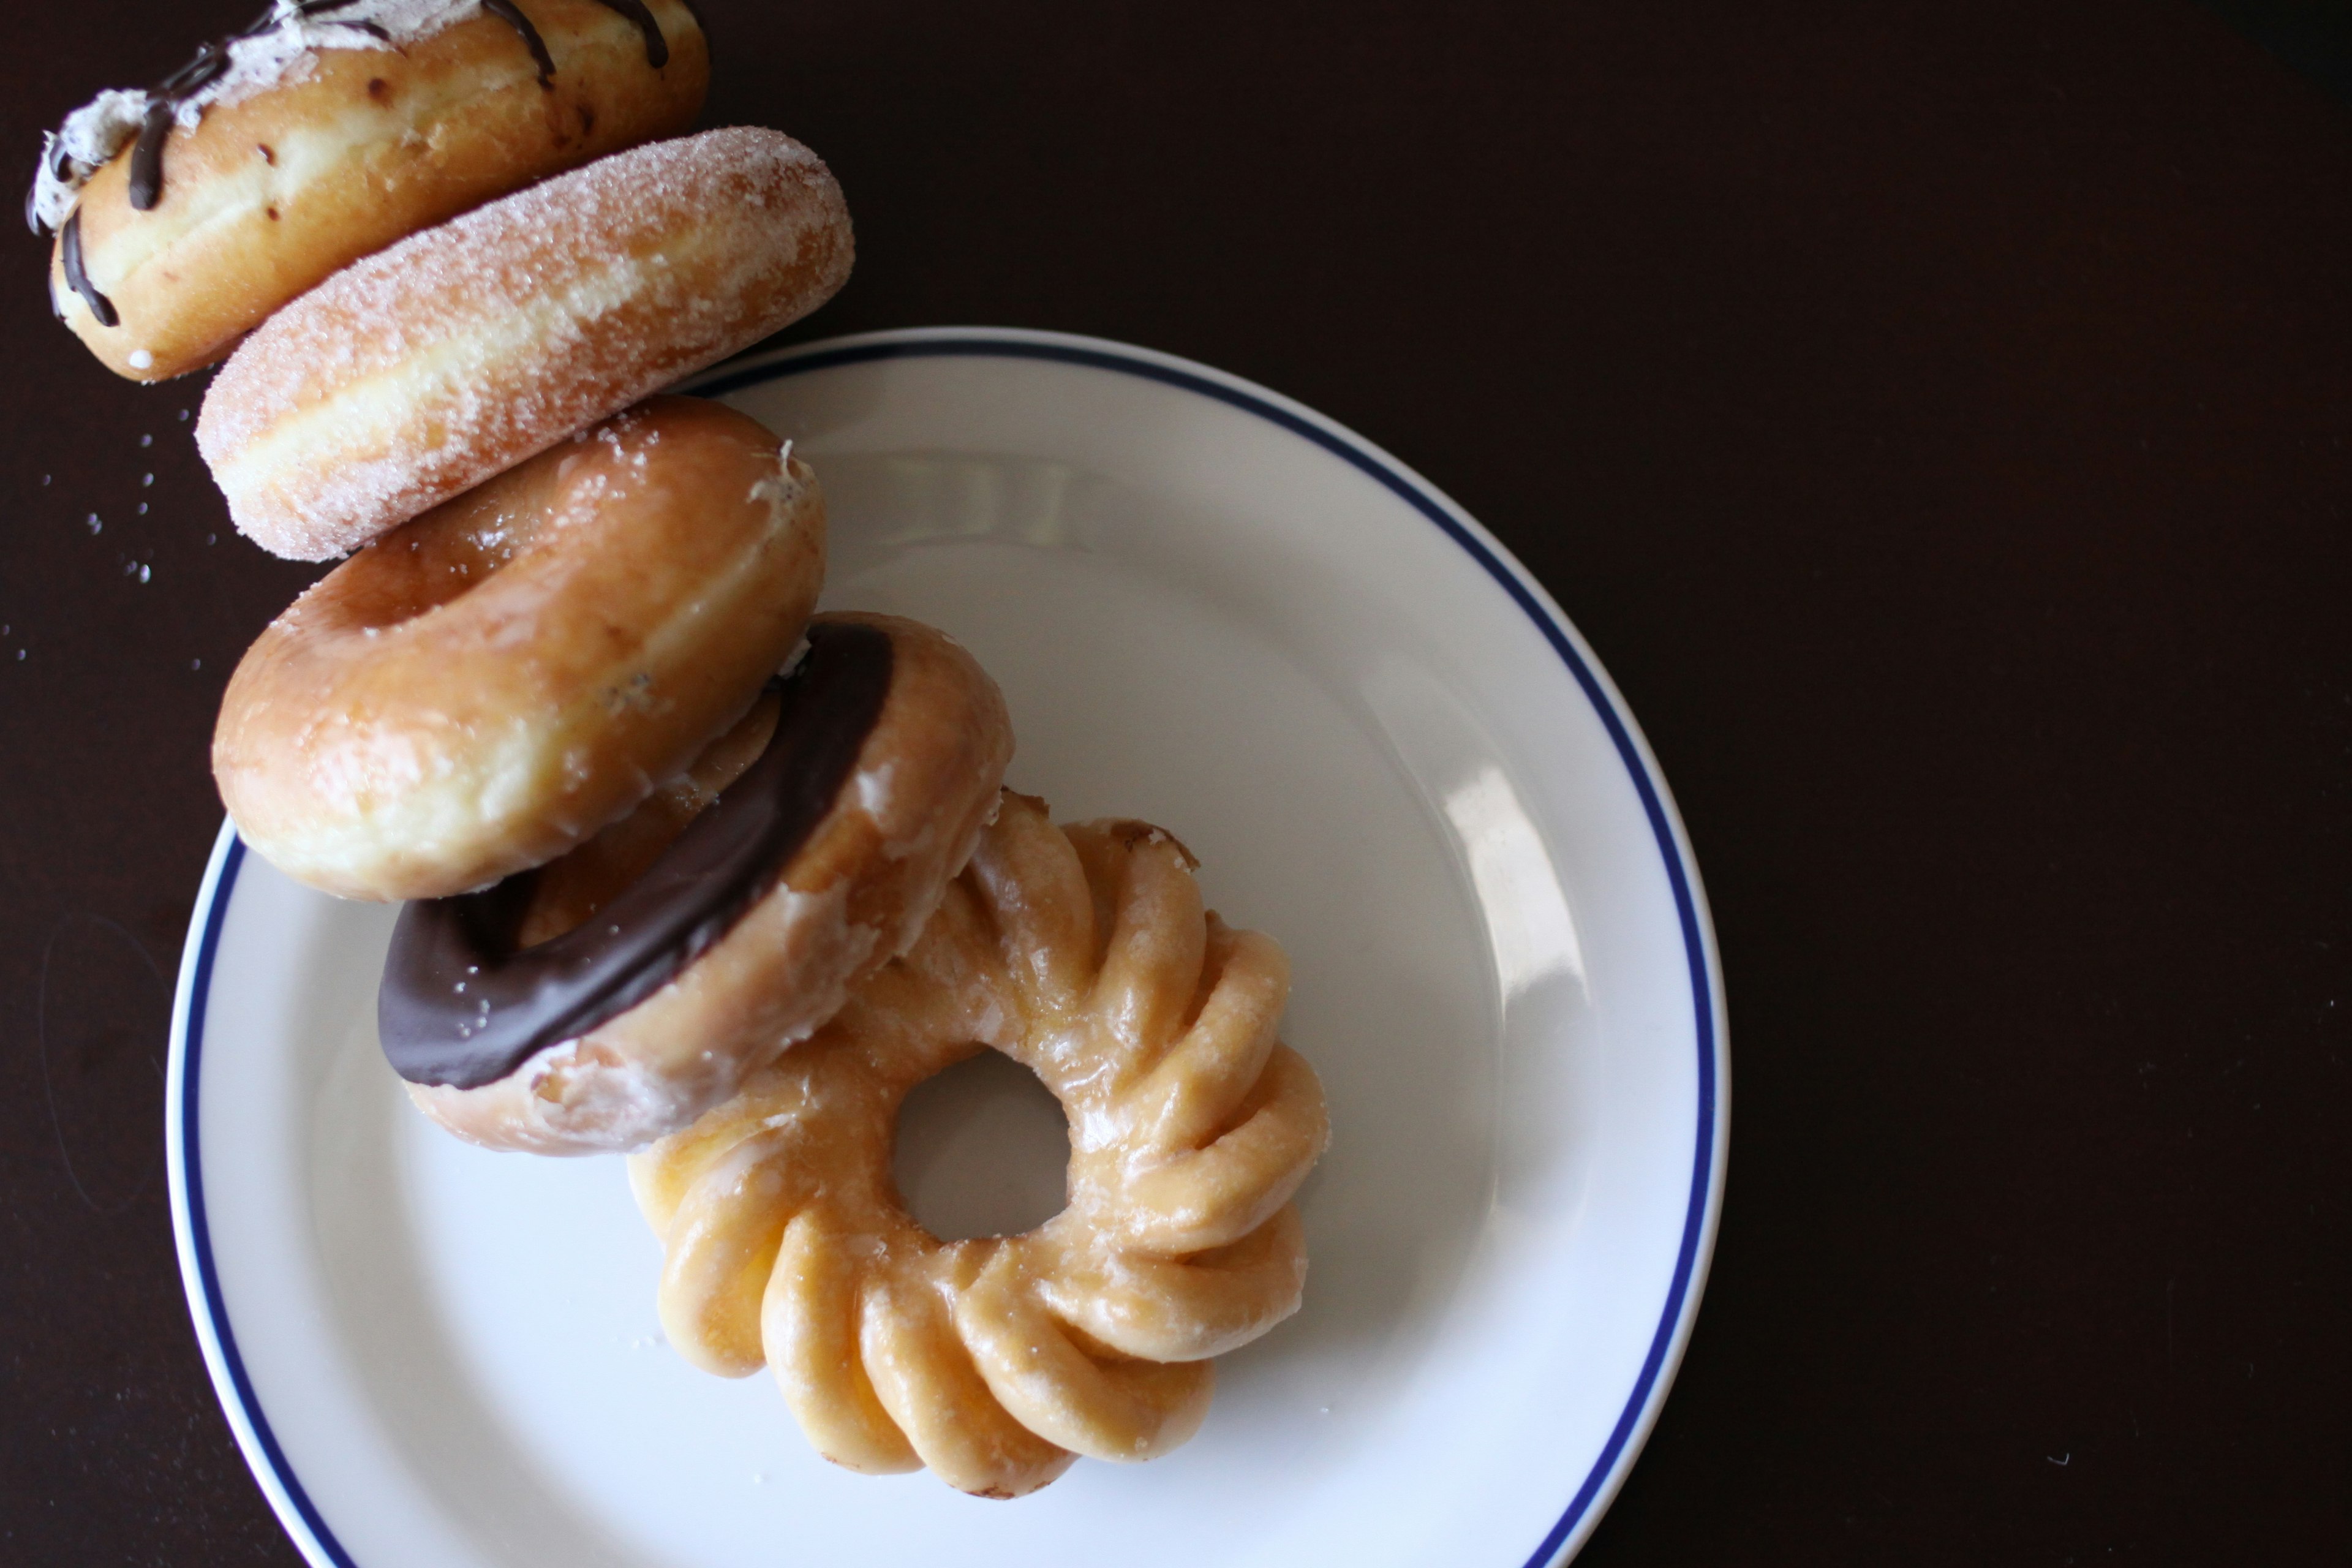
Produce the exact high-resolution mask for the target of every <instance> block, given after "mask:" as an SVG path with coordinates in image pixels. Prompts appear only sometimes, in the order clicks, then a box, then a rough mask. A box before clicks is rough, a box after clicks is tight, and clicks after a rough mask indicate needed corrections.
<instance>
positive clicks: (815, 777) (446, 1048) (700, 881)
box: [376, 621, 892, 1089]
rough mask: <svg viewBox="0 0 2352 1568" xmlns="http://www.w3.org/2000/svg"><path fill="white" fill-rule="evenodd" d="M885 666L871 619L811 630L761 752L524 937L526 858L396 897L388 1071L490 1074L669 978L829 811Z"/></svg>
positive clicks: (747, 904)
mask: <svg viewBox="0 0 2352 1568" xmlns="http://www.w3.org/2000/svg"><path fill="white" fill-rule="evenodd" d="M891 664H892V658H891V646H890V635H889V634H888V633H887V632H886V631H883V630H882V629H880V628H879V627H877V626H866V625H863V624H860V623H858V622H855V621H850V622H834V623H830V624H827V625H823V626H812V627H810V628H809V650H808V655H807V657H806V658H803V660H802V662H801V664H800V667H799V668H797V669H795V670H793V673H792V674H791V675H790V676H789V677H787V678H786V679H784V680H783V681H782V682H781V684H780V687H779V691H780V695H781V697H782V709H781V710H780V711H779V713H778V714H777V716H776V730H775V734H774V735H773V736H772V738H771V739H770V741H769V742H768V745H767V749H766V750H765V751H763V752H761V754H760V758H759V760H758V761H757V762H755V763H752V764H751V767H750V769H748V770H747V771H746V772H745V773H743V775H742V776H741V777H740V778H739V779H737V780H736V781H735V783H734V784H730V785H729V786H728V788H727V789H726V790H725V791H724V792H723V793H722V794H720V795H719V798H718V800H717V801H715V802H714V803H712V805H710V807H709V809H708V810H706V811H704V812H703V813H702V815H701V816H698V817H696V818H695V819H694V821H693V823H692V824H691V825H689V826H688V828H687V830H686V831H685V833H683V834H682V835H680V836H679V837H678V839H677V842H676V843H674V844H672V845H671V846H670V847H668V848H667V850H665V851H663V853H662V856H661V858H659V859H658V860H656V861H655V862H654V864H653V866H652V867H651V868H649V869H647V870H646V873H645V874H644V875H643V876H641V877H639V878H638V879H636V880H635V882H632V883H631V884H630V885H629V886H628V887H627V888H626V889H624V890H623V891H622V892H621V893H620V894H619V896H617V897H616V898H614V900H612V901H611V902H610V903H608V904H606V905H605V906H604V908H603V909H601V910H597V911H596V913H595V914H594V915H593V916H591V917H590V918H589V920H588V921H587V922H586V923H585V924H583V925H581V926H579V927H577V928H576V929H574V930H572V931H566V932H565V933H564V934H563V935H562V936H559V937H555V938H552V939H551V940H550V941H547V942H541V943H539V944H538V945H537V946H535V947H530V948H521V949H518V948H517V946H516V945H515V944H516V942H517V939H518V936H519V933H520V931H521V929H522V921H523V918H524V916H525V915H526V914H527V913H528V912H529V910H530V902H531V895H532V893H533V891H534V890H535V883H536V881H537V873H535V872H532V871H524V872H520V873H518V874H517V875H515V876H512V877H509V878H508V879H506V880H504V881H502V882H499V883H498V884H497V885H496V886H494V887H490V888H486V889H483V890H482V891H480V892H478V893H463V894H460V895H458V896H457V897H456V898H453V899H432V900H420V901H418V902H415V903H412V904H410V905H408V906H407V908H405V909H404V910H402V911H401V914H400V921H399V924H398V925H397V926H396V927H394V931H393V937H392V951H391V952H390V954H389V955H388V956H387V957H386V958H385V960H384V967H383V984H382V986H381V987H380V988H379V989H378V991H377V993H376V1027H377V1033H378V1035H379V1037H381V1038H382V1040H383V1054H384V1056H385V1057H386V1058H389V1059H390V1061H391V1063H392V1066H393V1070H394V1071H395V1072H397V1073H399V1074H400V1076H401V1077H403V1078H404V1079H408V1080H409V1081H410V1082H412V1083H425V1084H448V1085H454V1086H455V1087H457V1088H459V1089H474V1088H478V1087H479V1086H480V1085H483V1084H486V1083H494V1082H496V1081H497V1080H499V1079H502V1078H504V1077H506V1076H507V1075H508V1074H509V1073H511V1072H513V1071H514V1070H515V1069H516V1068H519V1067H520V1066H521V1065H522V1064H523V1063H524V1062H525V1061H527V1060H529V1059H530V1058H531V1057H532V1056H533V1055H535V1054H536V1053H537V1052H539V1051H540V1050H541V1049H543V1048H545V1047H548V1046H551V1045H554V1044H557V1043H558V1042H560V1041H563V1040H569V1039H576V1038H577V1037H580V1036H582V1035H584V1034H586V1033H588V1032H589V1031H590V1030H592V1029H594V1028H596V1027H597V1026H600V1025H602V1024H604V1023H606V1022H608V1021H609V1020H611V1019H613V1018H614V1017H616V1016H619V1015H620V1014H622V1013H624V1012H626V1011H627V1010H628V1009H629V1008H631V1007H634V1006H635V1005H637V1004H638V1003H639V1002H641V1001H643V1000H645V998H646V997H647V996H650V995H652V994H654V993H655V992H656V991H657V990H659V989H660V988H661V987H662V986H663V985H665V984H667V983H668V982H669V980H670V978H671V977H672V976H673V975H675V974H677V973H678V972H679V971H680V970H682V969H684V968H685V967H686V966H687V965H688V964H689V963H693V962H694V960H695V959H697V958H698V957H699V956H700V955H701V954H702V953H703V952H705V951H706V950H707V949H709V947H710V946H711V945H712V944H713V943H715V942H718V941H719V939H720V938H721V937H723V936H725V935H726V934H727V932H728V931H730V930H731V929H732V928H733V926H734V924H735V922H736V921H738V920H739V919H740V918H741V917H742V915H743V913H744V911H745V910H749V909H750V908H751V906H752V905H753V904H754V903H756V902H758V901H759V900H760V899H761V897H762V896H764V895H765V894H766V893H767V892H768V890H769V889H771V888H772V886H774V884H775V882H776V879H778V878H779V877H780V876H782V874H783V872H784V870H785V869H786V868H788V867H789V866H790V864H791V863H792V859H793V857H794V856H795V855H797V854H798V853H799V852H800V849H801V847H802V846H803V844H805V843H806V842H807V841H808V838H809V836H810V834H811V833H813V832H814V830H815V828H816V826H817V824H818V823H819V822H820V821H822V820H823V819H824V816H825V814H826V813H827V812H829V811H830V810H832V809H833V804H834V801H835V797H836V796H837V795H839V794H840V793H841V789H842V785H843V784H844V783H845V781H846V780H847V778H848V777H849V773H850V770H851V769H852V768H853V767H854V766H855V765H856V760H857V754H858V752H859V751H860V749H861V748H863V746H864V745H865V742H866V736H867V735H868V734H869V733H871V732H872V731H873V728H874V725H875V723H876V721H877V720H878V719H879V718H880V716H881V712H882V704H883V700H884V699H885V698H886V697H887V695H888V693H889V689H890V673H891Z"/></svg>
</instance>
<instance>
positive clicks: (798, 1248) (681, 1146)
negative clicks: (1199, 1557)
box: [629, 793, 1328, 1497]
mask: <svg viewBox="0 0 2352 1568" xmlns="http://www.w3.org/2000/svg"><path fill="white" fill-rule="evenodd" d="M1288 983H1289V972H1288V966H1287V965H1286V963H1285V961H1284V959H1283V955H1282V950H1281V949H1280V948H1279V947H1277V946H1276V944H1275V943H1274V942H1272V941H1271V940H1269V939H1268V938H1266V937H1264V936H1261V935H1258V934H1257V933H1255V932H1252V931H1233V930H1231V929H1229V928H1228V927H1227V926H1226V925H1225V924H1224V922H1223V921H1220V920H1218V919H1217V917H1216V916H1215V915H1213V914H1206V913H1204V912H1203V910H1202V905H1201V895H1200V889H1199V888H1198V886H1197V885H1196V884H1195V883H1194V881H1193V879H1192V871H1191V862H1190V857H1189V856H1188V855H1187V854H1186V853H1185V851H1184V849H1183V847H1182V846H1181V845H1179V844H1178V843H1177V842H1176V841H1175V840H1174V839H1172V838H1171V837H1169V836H1168V835H1166V834H1165V833H1162V832H1160V830H1159V829H1157V828H1154V827H1150V826H1145V825H1143V824H1140V823H1134V822H1101V823H1090V824H1086V825H1083V826H1076V827H1072V828H1069V829H1067V830H1066V831H1064V830H1057V829H1055V827H1054V826H1053V825H1052V823H1051V822H1050V821H1049V820H1048V819H1047V817H1046V816H1045V806H1044V803H1042V802H1040V801H1036V800H1032V799H1030V798H1028V797H1026V796H1023V795H1013V794H1010V793H1008V794H1007V795H1005V797H1004V802H1003V806H1002V807H1001V808H1000V811H999V814H998V816H997V819H996V822H995V824H994V826H992V827H991V828H990V829H989V831H988V833H987V834H986V835H985V836H984V837H982V841H981V845H980V847H979V848H978V849H977V850H976V851H974V853H973V855H972V858H971V866H970V867H969V868H967V869H966V870H965V871H964V873H963V875H962V876H961V877H960V878H958V879H956V881H955V883H954V885H953V886H952V887H951V888H950V890H949V892H948V895H947V897H946V899H945V900H943V901H942V902H941V904H940V909H939V911H938V913H936V914H935V915H933V916H932V917H931V922H930V924H929V926H928V927H927V928H926V929H925V930H924V932H923V935H922V939H921V940H920V942H918V943H917V944H916V946H915V947H914V949H913V950H912V951H911V952H908V955H907V956H906V958H905V959H903V960H901V961H900V962H898V963H892V964H890V965H888V966H887V967H886V968H885V969H883V970H882V971H881V972H880V973H877V974H876V975H875V976H874V977H873V978H872V979H871V980H869V981H867V982H866V984H865V985H864V986H862V987H861V988H860V989H859V990H858V991H857V992H856V994H854V995H853V996H852V997H851V998H850V1001H849V1003H848V1005H846V1006H845V1008H843V1010H842V1012H841V1013H840V1015H839V1016H837V1017H835V1019H834V1020H833V1022H832V1023H830V1024H829V1025H827V1026H825V1027H824V1029H823V1030H821V1031H819V1032H818V1034H817V1035H816V1036H815V1037H814V1038H813V1039H811V1040H810V1041H809V1042H808V1043H807V1044H806V1045H804V1046H802V1047H799V1048H797V1049H795V1050H793V1051H791V1052H788V1053H786V1054H785V1055H784V1056H783V1057H782V1058H779V1059H778V1060H777V1061H776V1062H775V1064H774V1065H773V1066H772V1067H769V1068H766V1069H764V1070H763V1071H761V1072H760V1073H758V1074H755V1075H754V1076H753V1077H752V1078H751V1079H750V1080H749V1081H748V1082H746V1083H745V1085H744V1087H743V1089H742V1091H741V1092H740V1094H738V1095H737V1096H736V1097H735V1098H734V1099H733V1100H730V1101H728V1102H727V1103H726V1104H724V1105H722V1106H720V1107H719V1109H718V1110H713V1111H712V1112H710V1113H709V1115H708V1116H705V1117H704V1118H703V1119H702V1120H701V1121H698V1122H697V1123H695V1124H694V1125H693V1126H692V1127H689V1128H688V1129H687V1130H686V1131H683V1132H679V1133H677V1134H675V1135H673V1136H671V1137H669V1138H667V1139H665V1140H663V1141H662V1142H660V1143H658V1144H656V1146H655V1147H653V1148H652V1149H650V1150H648V1151H646V1152H645V1153H642V1154H639V1155H636V1156H635V1157H633V1158H632V1159H631V1160H630V1162H629V1174H630V1181H631V1184H633V1185H634V1186H635V1190H636V1194H637V1202H638V1205H639V1206H640V1207H641V1208H642V1209H643V1210H644V1211H645V1214H646V1218H647V1220H648V1221H650V1222H651V1224H652V1226H653V1227H654V1230H655V1233H656V1235H658V1236H660V1237H662V1239H663V1243H664V1247H665V1248H666V1251H667V1261H666V1263H665V1266H664V1269H663V1274H662V1285H661V1299H660V1304H661V1314H662V1323H663V1326H664V1329H665V1331H667V1336H668V1339H669V1342H670V1343H671V1344H672V1345H674V1346H676V1347H677V1350H678V1351H679V1352H680V1353H682V1354H683V1355H685V1356H686V1357H687V1359H688V1360H689V1361H691V1362H693V1363H695V1364H696V1365H698V1366H700V1367H702V1368H704V1369H706V1370H708V1371H710V1372H715V1373H721V1374H725V1375H731V1376H742V1375H744V1374H747V1373H751V1372H752V1371H755V1370H756V1369H757V1368H758V1367H759V1366H760V1365H761V1363H762V1362H763V1361H764V1362H765V1363H766V1364H767V1365H768V1366H769V1367H770V1368H771V1369H772V1371H773V1372H774V1373H775V1376H776V1380H777V1382H778V1384H780V1385H781V1386H782V1390H783V1394H784V1398H785V1400H786V1401H787V1403H788V1404H790V1405H791V1406H792V1410H793V1415H795V1416H797V1417H798V1418H799V1420H800V1423H801V1426H802V1427H803V1430H804V1431H806V1433H807V1434H808V1436H809V1439H810V1441H811V1442H812V1443H814V1445H815V1446H816V1448H817V1450H818V1451H819V1452H820V1453H822V1454H824V1456H825V1457H826V1458H830V1459H832V1460H834V1461H835V1462H836V1463H838V1464H842V1465H846V1466H848V1467H849V1468H852V1469H857V1470H865V1471H868V1472H877V1473H879V1472H885V1471H891V1470H906V1469H913V1468H918V1467H919V1466H923V1465H928V1466H929V1467H930V1468H932V1469H934V1470H936V1471H938V1472H939V1474H940V1478H941V1479H944V1480H946V1481H948V1482H949V1483H950V1484H951V1485H953V1486H956V1487H959V1488H961V1489H963V1490H966V1491H970V1492H975V1493H978V1494H980V1495H982V1496H987V1497H1014V1496H1018V1495H1020V1494H1022V1493H1024V1492H1028V1491H1033V1490H1034V1489H1037V1488H1039V1487H1041V1486H1044V1485H1045V1484H1046V1483H1047V1482H1049V1481H1051V1480H1053V1479H1055V1477H1056V1476H1058V1475H1060V1474H1061V1473H1062V1472H1063V1471H1064V1470H1065V1469H1066V1468H1068V1467H1069V1465H1070V1464H1071V1462H1072V1460H1073V1458H1075V1457H1076V1455H1078V1454H1087V1455H1091V1456H1094V1457H1096V1458H1106V1459H1145V1458H1152V1457H1154V1456H1156V1455H1159V1454H1162V1453H1165V1452H1167V1451H1168V1450H1169V1449H1171V1448H1173V1447H1176V1446H1177V1445H1179V1444H1181V1443H1182V1442H1183V1441H1185V1439H1187V1438H1188V1437H1190V1436H1192V1433H1193V1432H1194V1430H1196V1429H1197V1428H1198V1426H1200V1423H1201V1421H1202V1417H1203V1415H1205V1414H1206V1412H1207V1409H1208V1403H1209V1395H1210V1390H1211V1381H1212V1379H1211V1370H1210V1367H1209V1365H1208V1358H1209V1357H1212V1356H1215V1355H1219V1354H1222V1353H1223V1352H1225V1351H1228V1350H1231V1349H1234V1347H1236V1346H1239V1345H1242V1344H1244V1343H1246V1342H1249V1341H1251V1340H1253V1339H1255V1338H1256V1337H1257V1336H1258V1335H1260V1334H1262V1333H1264V1332H1265V1331H1267V1330H1268V1329H1270V1328H1272V1327H1273V1326H1274V1325H1275V1324H1276V1323H1277V1322H1279V1321H1281V1320H1283V1319H1284V1318H1286V1317H1287V1316H1289V1315H1290V1314H1291V1313H1292V1312H1294V1311H1296V1310H1297V1308H1298V1305H1299V1300H1300V1291H1301V1289H1302V1287H1303V1285H1304V1281H1305V1278H1306V1268H1307V1259H1306V1252H1305V1241H1304V1235H1303V1232H1302V1230H1301V1228H1300V1225H1299V1219H1298V1214H1297V1210H1296V1209H1295V1208H1294V1207H1292V1206H1291V1205H1290V1204H1289V1199H1290V1196H1291V1194H1293V1193H1294V1192H1295V1191H1296V1190H1297V1186H1298V1184H1299V1182H1300V1181H1301V1180H1302V1179H1303V1178H1304V1177H1305V1176H1306V1174H1307V1170H1308V1168H1309V1167H1310V1166H1312V1165H1313V1164H1314V1163H1315V1161H1316V1159H1317V1157H1318V1155H1320V1154H1321V1152H1323V1148H1324V1145H1325V1143H1326V1142H1327V1141H1328V1122H1327V1121H1326V1120H1325V1113H1324V1106H1323V1094H1322V1089H1321V1086H1320V1085H1319V1084H1318V1082H1317V1081H1316V1078H1315V1074H1314V1072H1313V1070H1312V1069H1311V1068H1308V1067H1307V1064H1306V1062H1305V1061H1303V1060H1302V1059H1301V1058H1299V1057H1298V1056H1297V1054H1296V1053H1295V1052H1293V1051H1291V1050H1289V1049H1288V1048H1287V1047H1284V1046H1283V1045H1281V1044H1280V1043H1279V1042H1278V1041H1277V1040H1276V1027H1277V1026H1278V1024H1279V1023H1280V1020H1281V1015H1282V1005H1283V1000H1284V996H1285V994H1286V991H1287V988H1288ZM984 1047H994V1048H995V1049H997V1050H1001V1051H1003V1052H1004V1053H1005V1054H1006V1055H1008V1056H1010V1057H1012V1058H1013V1059H1014V1060H1016V1061H1019V1062H1022V1063H1024V1064H1025V1065H1026V1066H1028V1067H1029V1068H1032V1069H1034V1071H1035V1072H1036V1074H1037V1076H1038V1077H1039V1078H1041V1079H1044V1080H1045V1085H1046V1087H1047V1088H1048V1089H1052V1090H1053V1091H1054V1093H1055V1095H1056V1096H1057V1097H1058V1098H1059V1099H1060V1100H1061V1101H1062V1104H1063V1106H1064V1108H1065V1109H1066V1110H1067V1112H1068V1113H1069V1118H1070V1129H1071V1132H1070V1142H1071V1152H1070V1165H1069V1205H1068V1207H1067V1208H1066V1209H1065V1210H1064V1211H1063V1212H1062V1213H1061V1214H1060V1215H1057V1216H1055V1218H1054V1219H1052V1220H1049V1221H1048V1222H1046V1224H1045V1225H1044V1226H1040V1227H1038V1228H1037V1229H1035V1230H1034V1231H1031V1232H1029V1233H1027V1234H1026V1235H1023V1236H1016V1237H984V1238H981V1239H976V1240H971V1241H961V1242H956V1243H952V1244H950V1243H942V1242H940V1240H938V1239H937V1238H936V1237H932V1236H931V1235H929V1233H928V1232H926V1231H924V1230H923V1229H922V1228H921V1227H919V1226H917V1225H916V1224H915V1222H914V1221H913V1219H911V1218H910V1217H909V1216H908V1214H907V1212H906V1210H905V1209H904V1208H903V1207H902V1206H901V1205H900V1204H899V1202H898V1195H897V1192H896V1189H895V1187H894V1186H893V1184H892V1181H891V1176H890V1144H891V1137H892V1130H893V1127H894V1124H895V1121H896V1118H897V1115H898V1106H899V1103H900V1101H901V1100H903V1099H904V1098H905V1096H906V1093H907V1091H908V1089H912V1088H913V1087H914V1086H915V1085H916V1084H918V1083H919V1082H921V1081H922V1080H923V1079H927V1078H929V1077H930V1076H931V1075H932V1074H933V1073H936V1072H938V1071H939V1070H940V1069H941V1068H944V1067H946V1066H948V1065H949V1064H950V1063H952V1062H954V1061H956V1060H959V1059H961V1058H963V1057H966V1056H970V1055H971V1054H972V1053H973V1052H975V1051H978V1050H980V1049H982V1048H984Z"/></svg>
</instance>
